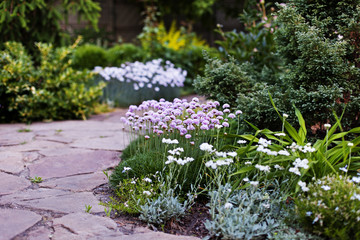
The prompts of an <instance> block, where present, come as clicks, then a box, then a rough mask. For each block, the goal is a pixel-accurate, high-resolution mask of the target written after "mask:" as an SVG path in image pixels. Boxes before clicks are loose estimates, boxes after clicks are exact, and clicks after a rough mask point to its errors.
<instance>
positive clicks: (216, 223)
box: [205, 183, 282, 239]
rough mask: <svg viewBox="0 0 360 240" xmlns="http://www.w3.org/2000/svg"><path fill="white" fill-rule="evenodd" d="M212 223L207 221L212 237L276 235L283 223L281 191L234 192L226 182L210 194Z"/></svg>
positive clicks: (238, 237)
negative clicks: (274, 233) (275, 231)
mask: <svg viewBox="0 0 360 240" xmlns="http://www.w3.org/2000/svg"><path fill="white" fill-rule="evenodd" d="M209 195H210V203H209V204H208V205H209V207H210V215H211V218H212V220H211V221H210V220H207V221H206V222H205V227H206V228H207V229H208V230H209V233H210V236H211V237H213V236H216V237H221V239H256V238H260V237H264V236H266V235H269V234H270V233H271V232H273V231H274V230H275V229H276V228H277V227H279V223H280V222H281V221H282V219H280V216H281V215H282V214H279V213H280V211H281V208H280V202H281V197H280V193H279V192H278V191H263V190H259V189H257V188H256V187H253V186H250V187H249V188H247V189H245V190H239V191H236V192H231V185H230V184H229V183H227V184H226V185H225V186H220V187H219V189H218V190H214V191H212V192H210V193H209Z"/></svg>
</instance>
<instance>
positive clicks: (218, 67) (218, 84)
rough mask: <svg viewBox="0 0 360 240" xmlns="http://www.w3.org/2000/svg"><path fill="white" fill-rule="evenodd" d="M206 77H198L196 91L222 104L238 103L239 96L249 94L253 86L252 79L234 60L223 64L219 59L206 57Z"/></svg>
mask: <svg viewBox="0 0 360 240" xmlns="http://www.w3.org/2000/svg"><path fill="white" fill-rule="evenodd" d="M205 59H206V61H207V64H206V65H205V72H204V76H203V77H200V76H198V77H197V78H196V80H195V82H194V87H195V90H196V91H197V92H198V93H200V94H204V95H206V96H209V97H210V98H211V99H216V100H217V101H219V102H220V103H221V104H225V103H230V104H233V103H235V102H236V99H237V95H238V94H239V93H241V92H244V93H245V92H247V91H248V90H249V89H250V88H251V86H252V83H251V79H250V78H249V77H248V76H247V75H246V72H244V71H243V69H242V67H241V66H239V65H238V64H237V63H235V61H234V59H230V61H229V62H225V63H223V62H222V61H221V60H219V59H211V58H210V57H209V56H208V55H205Z"/></svg>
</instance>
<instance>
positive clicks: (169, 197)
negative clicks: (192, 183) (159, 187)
mask: <svg viewBox="0 0 360 240" xmlns="http://www.w3.org/2000/svg"><path fill="white" fill-rule="evenodd" d="M187 206H188V204H187V201H185V202H184V203H181V202H180V201H179V199H178V197H174V190H172V189H170V190H168V191H167V192H165V193H161V194H160V195H159V197H158V198H157V199H155V200H151V199H148V200H147V203H145V204H144V205H142V206H141V207H140V213H141V214H140V217H139V218H140V219H141V220H142V221H145V222H147V223H151V224H164V223H166V221H168V220H170V219H172V218H175V219H177V220H178V219H179V217H181V216H183V215H184V214H185V211H186V209H187Z"/></svg>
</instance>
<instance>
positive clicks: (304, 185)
mask: <svg viewBox="0 0 360 240" xmlns="http://www.w3.org/2000/svg"><path fill="white" fill-rule="evenodd" d="M298 184H299V186H300V187H301V190H303V191H304V192H307V191H309V188H308V187H307V186H306V182H303V181H301V180H300V181H299V182H298Z"/></svg>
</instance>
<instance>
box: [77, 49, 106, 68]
mask: <svg viewBox="0 0 360 240" xmlns="http://www.w3.org/2000/svg"><path fill="white" fill-rule="evenodd" d="M106 63H107V58H106V51H105V50H104V49H103V48H102V47H99V46H97V45H91V44H85V45H84V46H80V47H78V48H76V50H75V54H74V60H73V65H74V67H75V68H78V69H85V68H87V69H90V70H91V69H94V67H96V66H106Z"/></svg>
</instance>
